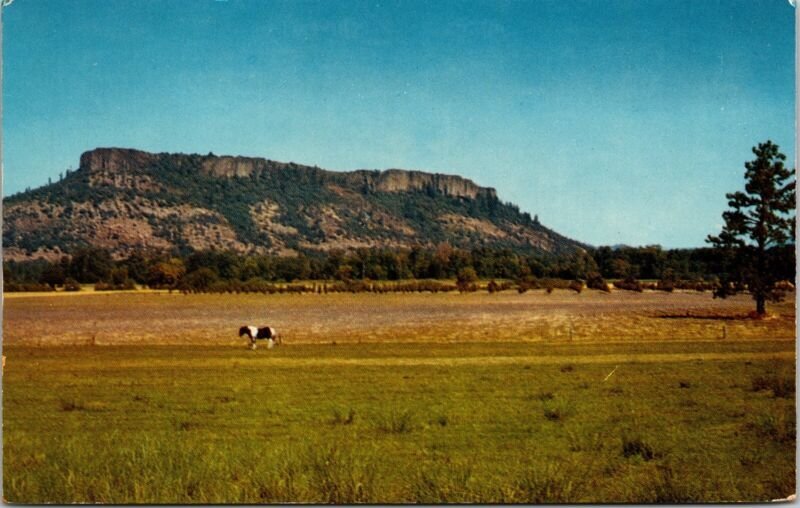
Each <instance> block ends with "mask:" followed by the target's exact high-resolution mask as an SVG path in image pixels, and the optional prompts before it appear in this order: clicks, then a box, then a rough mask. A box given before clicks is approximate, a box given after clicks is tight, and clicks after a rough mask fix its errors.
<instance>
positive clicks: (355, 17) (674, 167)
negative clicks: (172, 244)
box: [3, 0, 795, 247]
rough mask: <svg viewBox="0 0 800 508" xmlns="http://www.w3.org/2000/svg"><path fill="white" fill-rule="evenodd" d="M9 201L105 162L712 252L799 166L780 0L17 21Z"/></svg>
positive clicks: (423, 6) (465, 4) (595, 240)
mask: <svg viewBox="0 0 800 508" xmlns="http://www.w3.org/2000/svg"><path fill="white" fill-rule="evenodd" d="M3 58H4V61H3V113H4V117H3V137H4V139H3V150H4V170H5V172H4V189H3V192H4V195H9V194H12V193H14V192H17V191H20V190H23V189H24V188H26V187H37V186H39V185H42V184H45V183H46V182H47V179H48V177H50V178H53V179H54V180H55V179H57V177H58V174H59V172H62V171H64V170H65V169H66V168H69V167H72V168H75V167H77V164H78V158H79V156H80V154H81V153H82V152H83V151H85V150H88V149H91V148H94V147H98V146H118V147H131V148H139V149H143V150H148V151H157V152H184V153H208V152H209V151H213V152H214V153H217V154H231V155H250V156H263V157H268V158H271V159H276V160H283V161H295V162H299V163H305V164H310V165H315V164H316V165H319V166H320V167H324V168H328V169H333V170H352V169H362V168H368V169H386V168H407V169H423V170H428V171H435V172H441V173H455V174H460V175H463V176H466V177H468V178H471V179H473V180H475V181H476V182H477V183H479V184H481V185H485V186H491V187H495V188H496V189H497V191H498V194H499V196H500V198H501V199H502V200H504V201H510V202H513V203H515V204H518V205H519V206H520V208H521V209H522V210H525V211H528V212H530V213H531V214H538V215H539V218H540V220H541V222H542V223H543V224H545V225H547V226H549V227H552V228H553V229H555V230H556V231H559V232H561V233H563V234H565V235H567V236H570V237H573V238H575V239H578V240H581V241H584V242H588V243H591V244H595V245H611V244H617V243H626V244H630V245H643V244H656V243H657V244H661V245H663V246H665V247H693V246H702V245H703V244H704V242H703V240H704V238H705V237H706V235H708V234H709V233H715V234H716V233H717V232H718V231H719V228H720V225H721V222H722V221H721V212H722V211H723V210H724V209H725V208H726V200H725V193H726V192H731V191H734V190H739V189H741V188H742V187H743V179H742V178H743V176H742V175H743V173H744V167H743V164H744V162H745V161H746V160H750V159H751V156H752V153H751V152H750V148H751V147H752V146H753V145H755V144H757V143H758V142H761V141H765V140H766V139H772V140H773V141H774V142H776V143H778V144H779V145H780V146H781V148H782V149H783V151H784V153H786V154H787V155H788V156H789V157H790V159H791V160H793V159H794V153H795V147H794V8H792V7H791V6H790V5H789V3H788V2H787V1H786V0H742V1H728V0H717V1H714V0H693V1H682V0H663V1H650V0H630V1H613V0H593V1H583V0H574V1H570V2H565V1H560V0H559V1H533V0H531V1H500V0H497V1H480V2H476V1H467V0H462V1H447V0H444V1H437V2H423V1H384V0H380V1H371V2H360V1H350V0H348V1H338V0H330V1H313V2H307V1H289V2H278V1H267V0H227V1H219V0H193V1H188V0H140V1H136V2H131V1H128V0H96V1H90V0H75V1H69V2H64V1H56V0H47V1H46V0H16V1H15V2H14V3H13V4H12V5H11V6H9V7H7V8H6V9H5V10H4V12H3Z"/></svg>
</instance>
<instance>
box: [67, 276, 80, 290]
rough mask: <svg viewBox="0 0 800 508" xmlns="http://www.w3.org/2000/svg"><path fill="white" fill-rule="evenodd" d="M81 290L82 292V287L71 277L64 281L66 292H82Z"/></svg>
mask: <svg viewBox="0 0 800 508" xmlns="http://www.w3.org/2000/svg"><path fill="white" fill-rule="evenodd" d="M80 290H81V285H80V284H78V281H77V280H75V279H73V278H70V277H67V278H66V279H65V280H64V291H80Z"/></svg>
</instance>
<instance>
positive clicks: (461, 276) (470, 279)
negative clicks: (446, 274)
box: [456, 266, 478, 293]
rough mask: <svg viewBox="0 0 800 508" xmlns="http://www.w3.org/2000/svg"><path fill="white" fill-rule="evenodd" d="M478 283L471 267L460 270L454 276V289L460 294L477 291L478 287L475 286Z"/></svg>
mask: <svg viewBox="0 0 800 508" xmlns="http://www.w3.org/2000/svg"><path fill="white" fill-rule="evenodd" d="M477 281H478V274H477V272H475V269H474V268H472V267H471V266H468V267H466V268H462V269H461V270H459V271H458V275H457V276H456V287H458V290H459V291H461V292H462V293H464V292H466V291H477V290H478V286H477V284H475V283H476V282H477Z"/></svg>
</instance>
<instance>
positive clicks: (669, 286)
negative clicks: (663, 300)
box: [655, 279, 675, 293]
mask: <svg viewBox="0 0 800 508" xmlns="http://www.w3.org/2000/svg"><path fill="white" fill-rule="evenodd" d="M655 289H657V290H658V291H666V292H667V293H672V292H673V291H674V290H675V281H673V280H672V279H662V280H660V281H658V283H657V284H656V287H655Z"/></svg>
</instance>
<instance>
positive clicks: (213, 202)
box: [3, 148, 580, 259]
mask: <svg viewBox="0 0 800 508" xmlns="http://www.w3.org/2000/svg"><path fill="white" fill-rule="evenodd" d="M3 213H4V225H3V241H4V247H5V256H6V259H12V258H13V259H29V258H31V257H57V256H58V255H61V253H63V252H69V251H70V250H73V249H74V248H76V247H78V246H82V245H87V244H92V245H98V246H102V247H105V248H108V249H109V250H111V251H112V253H113V254H114V255H115V256H117V257H124V256H126V255H128V254H130V253H131V252H133V251H136V250H139V249H157V250H171V249H177V250H180V251H190V250H202V249H211V248H216V249H229V250H234V251H237V252H241V253H246V252H253V253H276V254H284V255H285V254H291V253H296V252H298V251H313V250H330V249H345V250H346V249H353V248H360V247H391V248H410V247H412V246H414V245H421V246H431V245H436V244H438V243H440V242H449V243H451V244H452V245H454V246H461V247H464V248H474V247H479V246H487V247H503V248H511V249H514V250H518V251H537V252H546V253H552V254H559V253H568V252H573V251H574V250H576V249H579V248H580V246H579V244H577V243H575V242H573V241H571V240H569V239H567V238H564V237H562V236H560V235H558V234H557V233H555V232H553V231H551V230H549V229H547V228H545V227H543V226H541V225H540V224H538V223H536V222H534V221H532V220H531V218H530V216H529V215H528V214H525V213H521V212H520V211H519V210H518V209H517V208H516V207H514V206H513V205H510V204H505V203H502V202H500V201H499V200H498V199H497V194H496V192H495V190H494V189H492V188H487V187H481V186H479V185H477V184H476V183H474V182H472V181H470V180H468V179H466V178H462V177H460V176H455V175H443V174H435V173H426V172H423V171H407V170H401V169H390V170H386V171H376V170H358V171H352V172H334V171H326V170H324V169H320V168H317V167H310V166H304V165H300V164H295V163H291V162H290V163H285V162H277V161H272V160H269V159H263V158H255V157H234V156H221V157H220V156H215V155H213V154H209V155H186V154H166V153H161V154H153V153H148V152H143V151H140V150H132V149H123V148H98V149H96V150H91V151H88V152H86V153H84V154H83V155H81V157H80V168H79V169H78V170H77V171H74V172H71V173H70V174H69V175H68V176H67V177H66V178H65V179H64V180H63V181H61V182H58V183H56V184H52V185H48V186H45V187H41V188H39V189H35V190H33V191H30V192H26V193H23V194H18V195H15V196H11V197H10V198H7V199H5V200H4V210H3Z"/></svg>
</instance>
